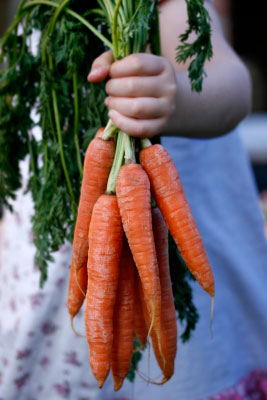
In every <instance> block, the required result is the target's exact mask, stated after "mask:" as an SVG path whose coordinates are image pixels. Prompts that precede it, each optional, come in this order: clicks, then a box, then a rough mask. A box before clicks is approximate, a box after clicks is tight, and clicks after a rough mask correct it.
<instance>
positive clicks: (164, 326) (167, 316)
mask: <svg viewBox="0 0 267 400" xmlns="http://www.w3.org/2000/svg"><path fill="white" fill-rule="evenodd" d="M152 222H153V233H154V239H155V245H156V250H157V258H158V265H159V277H160V287H161V319H160V323H161V336H160V340H161V350H162V353H163V356H164V360H165V362H164V363H163V360H162V356H161V354H160V351H159V348H158V341H157V338H156V337H155V335H154V334H153V332H152V343H153V348H154V353H155V356H156V359H157V361H158V363H159V366H160V368H161V370H162V372H163V375H164V379H163V381H162V382H161V383H164V382H166V381H167V380H168V379H170V378H171V376H172V375H173V372H174V360H175V356H176V350H177V325H176V311H175V307H174V300H173V294H172V284H171V278H170V268H169V253H168V228H167V226H166V223H165V221H164V219H163V217H162V215H161V212H160V210H159V209H158V208H154V209H153V210H152Z"/></svg>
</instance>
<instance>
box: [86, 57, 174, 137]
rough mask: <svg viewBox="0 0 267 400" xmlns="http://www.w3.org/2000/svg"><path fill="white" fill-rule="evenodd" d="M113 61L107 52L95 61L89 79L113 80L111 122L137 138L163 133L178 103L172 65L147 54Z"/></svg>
mask: <svg viewBox="0 0 267 400" xmlns="http://www.w3.org/2000/svg"><path fill="white" fill-rule="evenodd" d="M112 61H113V60H112V53H111V52H110V51H109V52H106V53H103V54H102V55H101V56H100V57H98V58H97V59H96V60H95V61H94V63H93V65H92V69H91V72H90V74H89V76H88V80H89V81H90V82H100V81H103V80H104V79H105V78H107V77H110V79H109V80H108V82H107V84H106V91H107V93H108V97H107V98H106V101H105V104H106V105H107V107H108V108H109V110H110V111H109V117H110V119H111V120H112V121H113V123H114V124H115V125H116V126H117V127H118V128H119V129H121V130H122V131H124V132H125V133H127V134H129V135H132V136H136V137H152V136H154V135H157V134H159V133H160V132H162V130H163V129H164V127H165V125H166V124H167V121H168V119H169V117H170V115H171V114H172V112H173V111H174V110H175V104H176V78H175V72H174V69H173V67H172V65H171V63H170V62H169V61H168V60H167V59H165V58H163V57H159V56H155V55H152V54H147V53H139V54H132V55H130V56H128V57H125V58H124V59H122V60H119V61H116V62H114V63H112Z"/></svg>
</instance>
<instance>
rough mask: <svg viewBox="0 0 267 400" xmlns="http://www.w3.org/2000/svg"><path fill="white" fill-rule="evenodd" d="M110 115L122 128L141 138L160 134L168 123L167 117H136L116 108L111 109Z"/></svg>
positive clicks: (129, 133)
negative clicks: (120, 111)
mask: <svg viewBox="0 0 267 400" xmlns="http://www.w3.org/2000/svg"><path fill="white" fill-rule="evenodd" d="M109 117H110V119H111V120H112V122H113V123H114V124H115V125H116V126H117V127H118V128H119V129H120V130H122V131H123V132H125V133H127V134H128V135H131V136H135V137H139V138H150V137H153V136H155V135H157V134H159V133H160V132H162V130H163V129H164V126H165V125H166V123H167V120H166V118H154V119H134V118H129V117H126V116H125V115H123V114H121V113H119V112H118V111H115V110H110V111H109Z"/></svg>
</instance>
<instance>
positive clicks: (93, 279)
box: [68, 123, 214, 390]
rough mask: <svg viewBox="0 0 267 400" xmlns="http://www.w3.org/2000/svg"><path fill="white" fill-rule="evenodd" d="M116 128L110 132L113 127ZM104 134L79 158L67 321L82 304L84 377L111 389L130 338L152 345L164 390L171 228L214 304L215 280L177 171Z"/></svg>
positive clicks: (146, 145) (166, 158) (156, 149)
mask: <svg viewBox="0 0 267 400" xmlns="http://www.w3.org/2000/svg"><path fill="white" fill-rule="evenodd" d="M113 128H114V127H113ZM141 148H142V149H141V151H140V152H139V157H138V158H139V160H140V163H136V161H135V154H136V148H135V144H134V139H133V138H130V137H129V136H128V135H126V134H125V133H123V132H118V131H116V130H115V129H111V125H110V124H109V123H108V125H107V127H106V128H105V129H104V128H101V129H100V130H99V131H98V132H97V134H96V136H95V138H94V139H93V140H92V141H91V143H90V145H89V147H88V149H87V152H86V155H85V160H84V175H83V181H82V187H81V195H80V202H79V208H78V216H77V221H76V227H75V232H74V240H73V254H72V265H71V269H70V281H69V292H68V309H69V313H70V316H71V321H72V320H73V318H74V317H75V315H76V314H77V313H78V311H79V310H80V308H81V306H82V304H83V301H84V299H85V309H84V321H85V329H86V337H87V341H88V345H89V353H90V355H89V362H90V366H91V370H92V372H93V374H94V376H95V378H96V380H97V381H98V385H99V387H100V388H101V387H102V386H103V384H104V382H105V380H106V378H107V376H108V374H109V372H110V370H111V371H112V375H113V380H114V390H119V389H120V388H121V386H122V384H123V381H124V379H125V377H126V376H127V375H128V371H129V367H130V363H131V358H132V354H133V351H134V346H133V344H134V336H136V338H137V339H138V341H139V342H140V344H141V347H144V346H145V345H146V343H147V342H148V340H149V338H150V337H151V339H152V345H153V349H154V353H155V357H156V359H157V362H158V364H159V367H160V369H161V371H162V375H163V377H162V379H161V381H160V382H154V381H152V380H150V381H151V382H153V383H158V384H163V383H165V382H166V381H167V380H169V379H170V378H171V376H172V375H173V373H174V360H175V356H176V350H177V325H176V312H175V307H174V302H173V295H172V285H171V279H170V273H169V261H168V230H169V231H170V233H171V235H172V237H173V239H174V241H175V243H176V245H177V246H178V248H179V251H180V253H181V255H182V257H183V259H184V261H185V263H186V265H187V266H188V268H189V269H190V271H191V273H192V274H193V276H194V277H195V278H196V280H197V281H198V282H199V284H200V285H201V286H202V288H203V289H204V290H205V291H206V292H208V293H209V294H210V296H211V297H212V299H213V298H214V279H213V274H212V270H211V268H210V265H209V262H208V258H207V255H206V252H205V250H204V247H203V244H202V239H201V237H200V234H199V232H198V229H197V226H196V224H195V221H194V219H193V216H192V213H191V211H190V207H189V205H188V202H187V200H186V197H185V194H184V191H183V188H182V184H181V181H180V179H179V175H178V172H177V170H176V168H175V165H174V163H173V161H172V159H171V157H170V155H169V154H168V152H167V151H166V149H164V148H163V146H161V145H160V144H155V145H151V143H150V141H149V140H148V139H142V140H141Z"/></svg>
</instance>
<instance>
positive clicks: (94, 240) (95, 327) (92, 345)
mask: <svg viewBox="0 0 267 400" xmlns="http://www.w3.org/2000/svg"><path fill="white" fill-rule="evenodd" d="M122 240H123V228H122V223H121V217H120V213H119V208H118V204H117V199H116V196H112V195H102V196H100V197H99V199H98V200H97V202H96V203H95V206H94V209H93V213H92V219H91V224H90V229H89V252H88V264H87V271H88V285H87V292H86V304H85V328H86V336H87V341H88V345H89V349H90V357H89V361H90V366H91V370H92V372H93V374H94V376H95V378H96V379H97V381H98V385H99V387H100V388H101V387H102V386H103V384H104V382H105V380H106V378H107V376H108V374H109V371H110V366H111V354H112V342H113V311H114V305H115V301H116V292H117V285H118V277H119V262H120V255H121V248H122Z"/></svg>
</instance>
